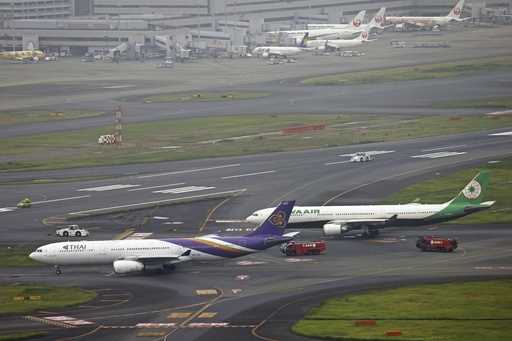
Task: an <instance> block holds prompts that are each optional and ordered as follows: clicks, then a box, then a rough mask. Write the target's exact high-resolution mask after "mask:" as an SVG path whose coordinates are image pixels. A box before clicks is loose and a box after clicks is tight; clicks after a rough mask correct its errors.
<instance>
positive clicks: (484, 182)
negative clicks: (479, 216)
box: [450, 171, 490, 205]
mask: <svg viewBox="0 0 512 341" xmlns="http://www.w3.org/2000/svg"><path fill="white" fill-rule="evenodd" d="M489 179H490V176H489V172H488V171H481V172H480V173H478V174H477V175H476V176H475V177H474V178H473V179H472V180H471V181H470V182H469V183H468V184H467V185H466V187H464V188H463V189H462V191H460V193H459V194H458V195H457V196H456V197H455V198H453V199H452V200H451V201H450V204H454V205H480V203H482V199H483V198H484V196H485V193H486V191H487V187H488V185H489Z"/></svg>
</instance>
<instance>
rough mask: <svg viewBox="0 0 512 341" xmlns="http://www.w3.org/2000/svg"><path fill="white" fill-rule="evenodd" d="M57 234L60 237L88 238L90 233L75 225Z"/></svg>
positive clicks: (58, 231)
mask: <svg viewBox="0 0 512 341" xmlns="http://www.w3.org/2000/svg"><path fill="white" fill-rule="evenodd" d="M55 234H56V235H57V236H59V237H87V236H88V235H89V231H87V230H86V229H84V228H81V227H80V226H78V225H76V224H75V225H68V226H66V227H64V228H62V229H58V230H57V231H55Z"/></svg>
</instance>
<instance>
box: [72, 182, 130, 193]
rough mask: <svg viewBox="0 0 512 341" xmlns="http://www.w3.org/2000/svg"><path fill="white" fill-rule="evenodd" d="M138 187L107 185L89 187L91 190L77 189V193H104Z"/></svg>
mask: <svg viewBox="0 0 512 341" xmlns="http://www.w3.org/2000/svg"><path fill="white" fill-rule="evenodd" d="M139 186H140V185H121V184H117V185H108V186H100V187H91V188H81V189H78V190H77V191H78V192H104V191H113V190H116V189H124V188H132V187H139Z"/></svg>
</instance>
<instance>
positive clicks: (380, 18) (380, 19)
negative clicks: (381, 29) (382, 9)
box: [375, 15, 384, 24]
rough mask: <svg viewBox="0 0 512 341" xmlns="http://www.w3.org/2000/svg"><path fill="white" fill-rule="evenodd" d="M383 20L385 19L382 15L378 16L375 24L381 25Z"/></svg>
mask: <svg viewBox="0 0 512 341" xmlns="http://www.w3.org/2000/svg"><path fill="white" fill-rule="evenodd" d="M383 20H384V18H382V16H381V15H377V16H376V17H375V22H376V23H377V24H380V23H381V22H382V21H383Z"/></svg>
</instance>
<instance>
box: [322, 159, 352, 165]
mask: <svg viewBox="0 0 512 341" xmlns="http://www.w3.org/2000/svg"><path fill="white" fill-rule="evenodd" d="M349 162H350V161H348V160H347V161H337V162H327V163H324V165H325V166H332V165H339V164H341V163H349Z"/></svg>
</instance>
